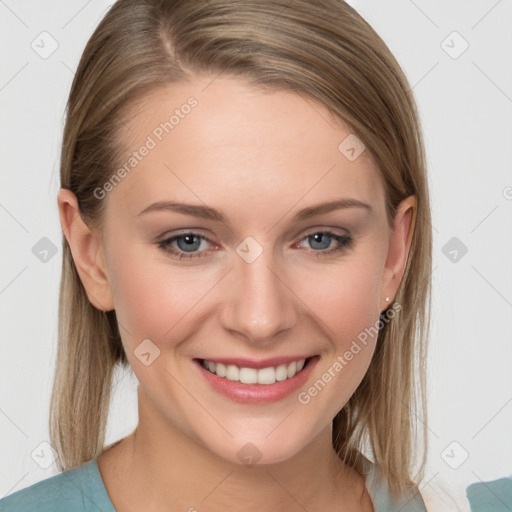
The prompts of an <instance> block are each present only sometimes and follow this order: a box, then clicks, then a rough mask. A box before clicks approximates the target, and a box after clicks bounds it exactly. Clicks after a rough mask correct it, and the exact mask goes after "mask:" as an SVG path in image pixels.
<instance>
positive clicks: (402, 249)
mask: <svg viewBox="0 0 512 512" xmlns="http://www.w3.org/2000/svg"><path fill="white" fill-rule="evenodd" d="M415 221H416V197H415V196H409V197H406V198H405V199H404V200H403V201H402V202H401V203H400V204H399V205H398V207H397V211H396V214H395V219H394V221H393V227H392V231H391V237H390V241H389V248H388V256H387V259H386V264H385V266H384V272H383V275H382V284H381V289H382V291H383V294H384V297H382V298H381V301H382V302H381V308H380V310H381V311H384V310H385V309H386V308H388V307H389V304H390V303H391V302H393V298H394V296H395V295H396V292H397V289H398V287H399V285H400V282H401V281H402V277H403V275H404V272H405V267H406V265H407V257H408V255H409V249H410V247H411V241H412V235H413V232H414V225H415ZM387 296H389V297H390V299H391V301H390V302H386V301H385V298H386V297H387Z"/></svg>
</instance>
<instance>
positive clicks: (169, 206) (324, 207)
mask: <svg viewBox="0 0 512 512" xmlns="http://www.w3.org/2000/svg"><path fill="white" fill-rule="evenodd" d="M345 208H364V209H365V210H366V211H368V212H371V211H372V207H371V206H370V205H369V204H367V203H365V202H363V201H360V200H358V199H349V198H347V199H340V200H337V201H331V202H328V203H321V204H317V205H314V206H310V207H308V208H304V209H303V210H301V211H300V212H298V213H297V214H296V215H295V216H294V218H293V220H294V221H303V220H306V219H309V218H310V217H314V216H315V215H320V214H322V213H329V212H331V211H334V210H339V209H345ZM156 211H172V212H176V213H182V214H184V215H190V216H192V217H198V218H201V219H207V220H213V221H217V222H222V223H225V218H224V215H222V213H220V212H219V211H218V210H215V209H214V208H210V207H208V206H202V205H194V204H186V203H178V202H175V201H157V202H156V203H152V204H150V205H149V206H148V207H147V208H144V210H142V211H141V212H140V213H139V214H138V215H137V217H140V216H141V215H143V214H146V213H149V212H156Z"/></svg>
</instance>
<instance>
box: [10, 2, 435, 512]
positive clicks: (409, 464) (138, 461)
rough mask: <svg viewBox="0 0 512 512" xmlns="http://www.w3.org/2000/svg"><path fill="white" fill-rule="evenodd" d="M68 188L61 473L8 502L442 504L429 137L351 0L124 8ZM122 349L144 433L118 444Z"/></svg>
mask: <svg viewBox="0 0 512 512" xmlns="http://www.w3.org/2000/svg"><path fill="white" fill-rule="evenodd" d="M61 187H62V188H61V190H60V192H59V196H58V207H59V214H60V220H61V225H62V228H63V233H64V237H63V248H64V259H63V274H62V281H61V292H60V293H61V295H60V317H59V322H60V330H59V349H58V361H57V370H56V378H55V383H54V390H53V395H52V404H51V411H50V413H51V417H50V420H51V424H50V428H51V440H52V445H53V446H54V448H55V450H56V452H57V455H58V459H57V460H58V464H59V467H60V469H61V470H62V471H63V473H61V474H59V475H56V476H54V477H52V478H49V479H47V480H44V481H42V482H39V483H38V484H35V485H33V486H31V487H29V488H27V489H24V490H22V491H19V492H17V493H14V494H12V495H11V496H9V497H7V498H5V499H4V500H2V501H0V506H2V505H3V506H4V508H3V509H2V510H9V511H11V510H27V509H29V508H30V506H31V504H33V503H36V504H37V509H38V510H60V509H62V510H88V509H89V508H91V510H92V509H96V510H97V509H98V508H99V509H101V510H117V511H121V512H123V511H128V510H141V509H143V510H189V511H193V510H209V511H216V510H221V509H222V510H226V509H227V510H248V511H252V510H261V509H264V510H273V511H280V510H287V511H289V510H311V511H313V510H337V511H338V510H339V511H358V510H360V511H365V512H368V511H374V510H375V511H384V510H386V511H388V510H402V511H420V510H425V506H424V503H423V500H422V498H421V495H420V493H419V491H418V488H417V485H418V483H419V481H420V480H421V478H422V476H423V471H424V465H425V453H426V449H425V444H426V437H425V431H424V430H423V436H422V437H421V439H419V438H418V437H417V436H416V431H417V427H418V426H419V427H421V428H423V429H424V428H425V423H424V422H425V419H426V411H425V396H424V393H425V383H424V380H425V360H426V339H427V336H428V324H429V321H428V319H429V307H428V306H429V298H430V278H429V276H430V270H431V224H430V209H429V198H428V187H427V177H426V169H425V162H424V150H423V143H422V137H421V131H420V126H419V121H418V115H417V112H416V106H415V103H414V99H413V97H412V94H411V92H410V89H409V86H408V83H407V80H406V78H405V76H404V74H403V72H402V71H401V69H400V67H399V65H398V64H397V62H396V60H395V59H394V58H393V56H392V55H391V53H390V51H389V49H388V48H387V47H386V45H385V44H384V43H383V41H382V40H381V39H380V38H379V37H378V35H377V34H376V33H375V32H374V31H373V29H372V28H371V27H370V26H369V25H368V24H367V23H366V22H365V21H364V20H363V19H362V18H361V17H360V16H359V15H358V14H357V13H356V12H355V10H354V9H352V8H351V7H350V6H348V5H347V4H345V3H343V2H339V1H332V0H322V1H321V2H314V3H313V2H307V1H305V0H300V1H299V0H298V1H294V2H285V1H284V0H283V1H280V0H273V1H270V0H265V1H257V2H256V1H248V0H242V1H239V2H233V1H222V0H210V1H208V2H196V1H170V0H167V1H164V0H119V1H118V2H116V3H115V4H114V5H113V6H112V8H111V9H110V10H109V12H108V13H107V14H106V16H105V17H104V19H103V20H102V21H101V23H100V25H99V26H98V28H97V29H96V31H95V32H94V34H93V35H92V37H91V39H90V40H89V42H88V44H87V46H86V48H85V51H84V53H83V56H82V59H81V61H80V64H79V67H78V69H77V72H76V75H75V79H74V82H73V85H72V90H71V93H70V97H69V102H68V109H67V120H66V126H65V130H64V139H63V148H62V158H61ZM116 365H124V366H125V367H126V366H129V367H130V368H131V370H132V371H133V372H134V374H135V376H136V377H137V379H138V381H139V387H138V408H139V409H138V410H139V423H138V426H137V428H136V429H135V430H134V432H132V433H131V434H130V435H129V436H127V437H125V438H123V439H121V440H119V441H118V442H116V443H114V444H113V445H111V446H108V447H105V446H104V439H105V427H106V420H107V413H108V406H109V396H110V387H111V380H112V373H113V371H114V368H115V366H116ZM416 384H418V386H416ZM419 418H422V421H419ZM418 443H423V444H422V446H421V449H420V450H418V448H417V447H418ZM413 452H414V453H417V452H419V453H420V455H421V457H422V458H421V457H420V460H419V461H420V464H419V469H418V470H417V471H416V474H415V475H413V466H414V464H415V463H416V462H417V461H416V460H415V459H414V458H413Z"/></svg>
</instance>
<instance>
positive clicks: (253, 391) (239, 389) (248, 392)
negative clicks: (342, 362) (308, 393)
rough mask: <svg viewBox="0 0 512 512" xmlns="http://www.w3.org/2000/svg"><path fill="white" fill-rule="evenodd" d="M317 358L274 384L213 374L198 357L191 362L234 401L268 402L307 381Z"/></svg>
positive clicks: (215, 386)
mask: <svg viewBox="0 0 512 512" xmlns="http://www.w3.org/2000/svg"><path fill="white" fill-rule="evenodd" d="M318 360H319V356H314V357H312V358H311V359H309V360H308V362H307V364H306V365H305V366H304V368H303V369H302V370H301V371H300V372H299V373H296V374H295V375H294V376H293V377H292V378H291V379H286V380H283V381H278V382H275V383H274V384H243V383H241V382H239V381H235V380H229V379H226V378H225V377H219V376H218V375H215V374H214V373H212V372H210V371H209V370H206V369H205V368H204V367H203V365H202V364H201V361H200V360H198V359H194V361H193V362H194V363H195V365H196V366H197V367H198V369H199V371H200V372H201V375H203V377H204V378H205V379H206V381H207V382H208V383H209V384H210V385H211V386H212V388H213V389H215V390H216V391H218V392H219V393H221V394H222V395H224V396H226V397H228V398H230V399H231V400H233V401H235V402H242V403H252V404H268V403H272V402H277V401H279V400H282V399H283V398H285V397H287V396H289V395H291V394H292V393H293V392H294V391H297V390H298V389H299V388H300V387H301V386H302V385H303V384H304V383H305V382H306V381H307V379H308V377H309V376H310V374H311V372H312V371H313V368H314V367H315V365H316V363H317V362H318Z"/></svg>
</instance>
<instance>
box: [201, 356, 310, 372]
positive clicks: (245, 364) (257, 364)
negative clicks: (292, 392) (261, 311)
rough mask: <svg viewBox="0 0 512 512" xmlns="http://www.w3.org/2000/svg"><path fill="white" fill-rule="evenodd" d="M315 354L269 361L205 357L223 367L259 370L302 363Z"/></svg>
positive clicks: (277, 358)
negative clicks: (296, 362)
mask: <svg viewBox="0 0 512 512" xmlns="http://www.w3.org/2000/svg"><path fill="white" fill-rule="evenodd" d="M313 355H314V354H306V355H298V356H281V357H270V358H269V359H261V360H259V361H257V360H255V359H247V358H243V357H227V358H220V357H219V358H217V357H213V358H209V357H205V358H203V359H206V360H207V361H212V362H214V363H221V364H223V365H230V364H232V365H235V366H238V367H239V368H256V369H257V370H258V369H260V368H269V367H271V366H273V367H276V366H279V365H282V364H290V363H292V362H293V361H300V360H301V359H307V358H308V357H313Z"/></svg>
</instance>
